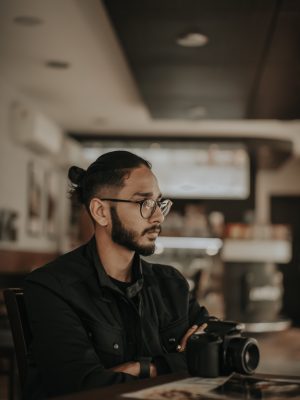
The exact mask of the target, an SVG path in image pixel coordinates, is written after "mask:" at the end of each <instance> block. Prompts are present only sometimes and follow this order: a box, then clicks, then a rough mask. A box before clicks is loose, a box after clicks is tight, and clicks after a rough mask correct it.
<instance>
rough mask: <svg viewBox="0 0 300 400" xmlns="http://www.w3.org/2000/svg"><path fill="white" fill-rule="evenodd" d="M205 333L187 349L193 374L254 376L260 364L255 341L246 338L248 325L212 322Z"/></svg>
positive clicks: (188, 360) (190, 342) (189, 341)
mask: <svg viewBox="0 0 300 400" xmlns="http://www.w3.org/2000/svg"><path fill="white" fill-rule="evenodd" d="M205 322H206V323H207V327H206V328H205V330H204V332H203V333H200V334H194V335H192V336H191V337H190V339H189V340H188V342H187V346H186V357H187V365H188V370H189V373H190V374H191V375H192V376H201V377H207V378H215V377H217V376H222V375H229V374H231V373H232V372H237V373H240V374H251V373H253V372H254V370H255V369H256V368H257V366H258V363H259V349H258V345H257V341H256V340H255V339H254V338H249V337H245V336H242V333H241V332H242V330H243V329H244V324H241V323H237V322H233V321H220V320H218V319H216V318H209V319H208V320H207V321H205Z"/></svg>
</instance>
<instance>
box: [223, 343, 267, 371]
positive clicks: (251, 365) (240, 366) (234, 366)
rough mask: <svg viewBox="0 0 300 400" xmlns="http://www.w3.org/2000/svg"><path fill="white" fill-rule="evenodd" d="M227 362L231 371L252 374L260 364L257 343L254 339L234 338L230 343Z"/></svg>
mask: <svg viewBox="0 0 300 400" xmlns="http://www.w3.org/2000/svg"><path fill="white" fill-rule="evenodd" d="M225 362H226V364H227V366H226V367H227V368H230V369H231V371H234V372H238V373H240V374H252V373H253V372H254V370H255V369H256V368H257V366H258V363H259V349H258V344H257V341H256V340H255V339H254V338H245V337H239V338H232V339H231V340H230V341H229V343H228V347H227V352H226V361H225ZM227 368H226V369H227Z"/></svg>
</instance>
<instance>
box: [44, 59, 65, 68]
mask: <svg viewBox="0 0 300 400" xmlns="http://www.w3.org/2000/svg"><path fill="white" fill-rule="evenodd" d="M45 65H46V67H48V68H53V69H68V68H70V63H68V62H67V61H61V60H49V61H47V62H46V63H45Z"/></svg>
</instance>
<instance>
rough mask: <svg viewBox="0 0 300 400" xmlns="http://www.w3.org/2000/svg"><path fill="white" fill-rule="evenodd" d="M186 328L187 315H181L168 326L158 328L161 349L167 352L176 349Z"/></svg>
mask: <svg viewBox="0 0 300 400" xmlns="http://www.w3.org/2000/svg"><path fill="white" fill-rule="evenodd" d="M187 330H188V317H186V316H185V317H182V318H179V319H177V320H176V321H173V322H172V323H170V324H169V325H168V326H166V327H164V328H163V329H161V330H160V341H161V344H162V346H163V349H164V351H165V352H167V353H172V352H175V351H176V348H177V346H178V345H179V343H180V340H181V339H182V337H183V336H184V334H185V333H186V331H187Z"/></svg>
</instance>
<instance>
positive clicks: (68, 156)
mask: <svg viewBox="0 0 300 400" xmlns="http://www.w3.org/2000/svg"><path fill="white" fill-rule="evenodd" d="M57 162H58V164H59V165H61V166H62V167H70V166H72V165H78V166H82V165H83V164H84V159H83V153H82V146H81V145H80V143H78V142H77V141H76V140H74V139H70V138H67V137H65V138H64V139H63V142H62V146H61V150H60V153H59V155H58V157H57Z"/></svg>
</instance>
